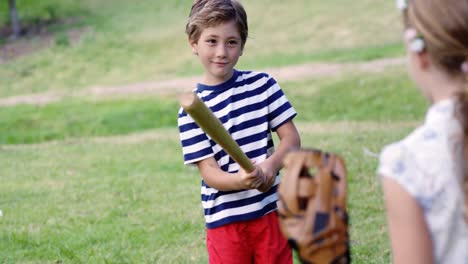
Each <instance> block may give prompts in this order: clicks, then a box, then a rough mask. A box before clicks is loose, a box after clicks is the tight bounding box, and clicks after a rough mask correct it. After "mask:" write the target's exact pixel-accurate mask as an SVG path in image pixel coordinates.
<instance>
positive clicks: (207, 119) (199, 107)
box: [180, 92, 255, 172]
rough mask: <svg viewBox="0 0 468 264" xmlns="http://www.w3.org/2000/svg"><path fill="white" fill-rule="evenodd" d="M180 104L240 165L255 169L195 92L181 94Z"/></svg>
mask: <svg viewBox="0 0 468 264" xmlns="http://www.w3.org/2000/svg"><path fill="white" fill-rule="evenodd" d="M180 105H181V106H182V108H183V109H184V110H185V112H187V113H188V114H189V115H190V116H191V117H192V118H193V120H195V122H196V123H197V125H198V126H199V127H200V128H201V129H202V130H203V131H205V133H206V134H208V135H209V136H210V137H211V138H212V139H213V140H214V141H215V142H216V143H218V145H220V146H221V147H222V148H223V149H224V151H226V153H228V154H229V156H231V157H232V158H233V159H234V160H235V161H236V162H237V163H238V164H239V166H240V167H242V168H243V169H244V170H246V171H247V172H252V171H253V170H254V169H255V167H254V165H253V164H252V162H251V161H250V159H249V158H248V157H247V155H246V154H245V153H244V152H243V151H242V149H241V148H240V147H239V145H238V144H237V142H236V141H234V139H233V138H232V137H231V135H230V134H229V133H228V132H227V131H226V129H225V128H224V126H223V124H221V121H219V119H218V118H217V117H216V116H215V115H214V114H213V112H211V110H210V109H209V108H208V107H207V106H206V105H205V103H204V102H203V101H202V100H201V99H200V98H198V96H197V95H196V94H195V93H192V92H190V93H184V94H182V95H181V96H180Z"/></svg>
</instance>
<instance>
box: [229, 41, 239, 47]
mask: <svg viewBox="0 0 468 264" xmlns="http://www.w3.org/2000/svg"><path fill="white" fill-rule="evenodd" d="M228 44H229V45H231V46H235V45H237V41H235V40H231V41H229V42H228Z"/></svg>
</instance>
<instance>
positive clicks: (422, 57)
mask: <svg viewBox="0 0 468 264" xmlns="http://www.w3.org/2000/svg"><path fill="white" fill-rule="evenodd" d="M413 56H414V59H415V62H416V65H417V66H418V67H419V68H420V69H421V70H422V71H426V70H428V69H429V68H430V67H431V65H432V61H431V58H430V57H429V54H428V53H427V52H426V51H422V52H418V53H416V52H413Z"/></svg>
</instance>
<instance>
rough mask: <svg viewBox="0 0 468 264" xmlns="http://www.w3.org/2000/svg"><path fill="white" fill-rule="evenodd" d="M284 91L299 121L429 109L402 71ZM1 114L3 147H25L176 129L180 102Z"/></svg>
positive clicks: (80, 104)
mask: <svg viewBox="0 0 468 264" xmlns="http://www.w3.org/2000/svg"><path fill="white" fill-rule="evenodd" d="M282 86H283V88H284V90H285V92H286V94H287V95H288V97H289V99H290V100H291V102H292V104H293V105H294V107H295V108H296V110H297V111H298V113H299V115H298V117H297V120H299V121H307V122H316V121H320V122H322V121H344V120H347V121H389V120H393V121H412V120H419V119H421V118H422V117H423V115H424V109H425V107H426V106H427V103H426V101H424V99H423V98H422V97H421V96H420V94H419V92H418V91H417V89H416V88H415V87H414V85H413V84H412V83H411V82H410V80H409V79H408V78H407V77H404V76H403V73H402V72H400V71H390V72H387V73H385V74H379V75H363V74H359V75H357V74H352V75H347V76H341V77H336V78H332V79H317V80H306V81H299V82H287V83H284V85H282ZM0 109H2V111H0V144H24V143H38V142H44V141H50V140H62V139H66V138H85V137H96V136H111V135H119V134H128V133H134V132H138V131H143V130H148V129H155V128H163V127H171V126H172V127H175V126H176V125H177V124H176V118H177V110H178V102H177V101H176V98H175V97H167V98H161V99H157V98H155V99H151V98H149V99H126V100H123V99H120V100H104V101H99V100H97V101H89V100H84V99H82V100H80V101H67V100H65V101H62V102H59V103H53V104H49V105H46V106H31V105H18V106H14V107H5V108H0Z"/></svg>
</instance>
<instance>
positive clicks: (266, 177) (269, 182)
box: [257, 162, 277, 192]
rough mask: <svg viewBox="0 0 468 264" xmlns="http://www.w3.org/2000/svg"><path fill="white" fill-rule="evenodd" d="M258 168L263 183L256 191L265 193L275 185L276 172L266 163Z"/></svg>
mask: <svg viewBox="0 0 468 264" xmlns="http://www.w3.org/2000/svg"><path fill="white" fill-rule="evenodd" d="M259 167H260V169H262V171H263V183H262V184H261V185H260V187H258V188H257V190H259V191H260V192H266V191H268V190H270V188H271V187H272V186H273V185H274V184H275V180H276V173H277V172H276V171H275V170H274V169H273V168H272V167H271V166H268V164H267V163H266V162H264V163H262V164H260V165H259Z"/></svg>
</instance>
